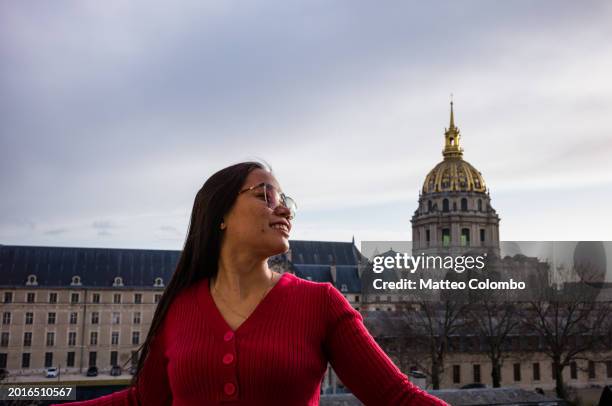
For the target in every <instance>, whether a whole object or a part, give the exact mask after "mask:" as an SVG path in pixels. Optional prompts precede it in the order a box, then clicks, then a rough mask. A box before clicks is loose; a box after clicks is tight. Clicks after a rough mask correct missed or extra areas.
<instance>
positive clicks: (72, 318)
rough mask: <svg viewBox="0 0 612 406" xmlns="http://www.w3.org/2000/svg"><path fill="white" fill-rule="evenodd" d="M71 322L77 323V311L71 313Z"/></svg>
mask: <svg viewBox="0 0 612 406" xmlns="http://www.w3.org/2000/svg"><path fill="white" fill-rule="evenodd" d="M70 324H77V312H72V313H70Z"/></svg>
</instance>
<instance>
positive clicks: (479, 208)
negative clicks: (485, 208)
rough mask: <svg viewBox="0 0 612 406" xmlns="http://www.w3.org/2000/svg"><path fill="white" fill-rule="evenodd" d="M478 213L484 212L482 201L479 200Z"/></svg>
mask: <svg viewBox="0 0 612 406" xmlns="http://www.w3.org/2000/svg"><path fill="white" fill-rule="evenodd" d="M478 211H482V200H481V199H478Z"/></svg>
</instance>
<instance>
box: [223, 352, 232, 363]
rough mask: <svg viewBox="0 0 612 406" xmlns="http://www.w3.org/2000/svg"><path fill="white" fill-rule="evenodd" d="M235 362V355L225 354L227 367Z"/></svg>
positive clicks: (224, 361) (224, 360)
mask: <svg viewBox="0 0 612 406" xmlns="http://www.w3.org/2000/svg"><path fill="white" fill-rule="evenodd" d="M233 360H234V355H233V354H225V355H224V356H223V363H224V364H225V365H229V364H231V363H232V361H233Z"/></svg>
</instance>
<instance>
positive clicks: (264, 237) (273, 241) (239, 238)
mask: <svg viewBox="0 0 612 406" xmlns="http://www.w3.org/2000/svg"><path fill="white" fill-rule="evenodd" d="M261 183H267V184H270V185H272V186H274V187H275V188H276V189H277V190H278V191H279V192H280V191H282V189H281V188H280V185H279V184H278V182H277V180H276V179H275V178H274V176H272V174H271V173H270V172H268V171H265V170H263V169H255V170H253V171H252V172H251V173H250V174H249V175H248V176H247V178H246V180H245V182H244V184H243V185H242V188H241V189H240V190H245V189H248V188H250V187H252V186H256V185H259V184H261ZM268 194H270V191H269V190H268ZM268 200H270V199H268ZM289 215H290V213H289V209H287V208H286V207H285V206H283V205H282V204H278V205H277V207H272V208H270V207H268V204H267V203H266V196H265V194H264V188H263V187H256V188H253V189H252V190H248V191H245V192H243V193H240V194H239V195H238V197H237V198H236V201H235V202H234V205H233V206H232V208H231V209H230V211H229V212H228V213H227V214H226V215H225V216H224V224H225V229H224V231H223V237H222V244H230V245H231V246H232V247H238V248H239V249H240V250H246V251H247V252H252V253H253V254H255V255H259V256H261V257H262V258H268V257H270V256H273V255H277V254H281V253H283V252H286V251H287V250H288V249H289V232H290V231H291V221H290V220H289Z"/></svg>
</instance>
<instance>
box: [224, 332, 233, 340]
mask: <svg viewBox="0 0 612 406" xmlns="http://www.w3.org/2000/svg"><path fill="white" fill-rule="evenodd" d="M232 338H234V332H233V331H228V332H227V333H225V335H224V336H223V339H224V340H225V341H229V340H231V339H232Z"/></svg>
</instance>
